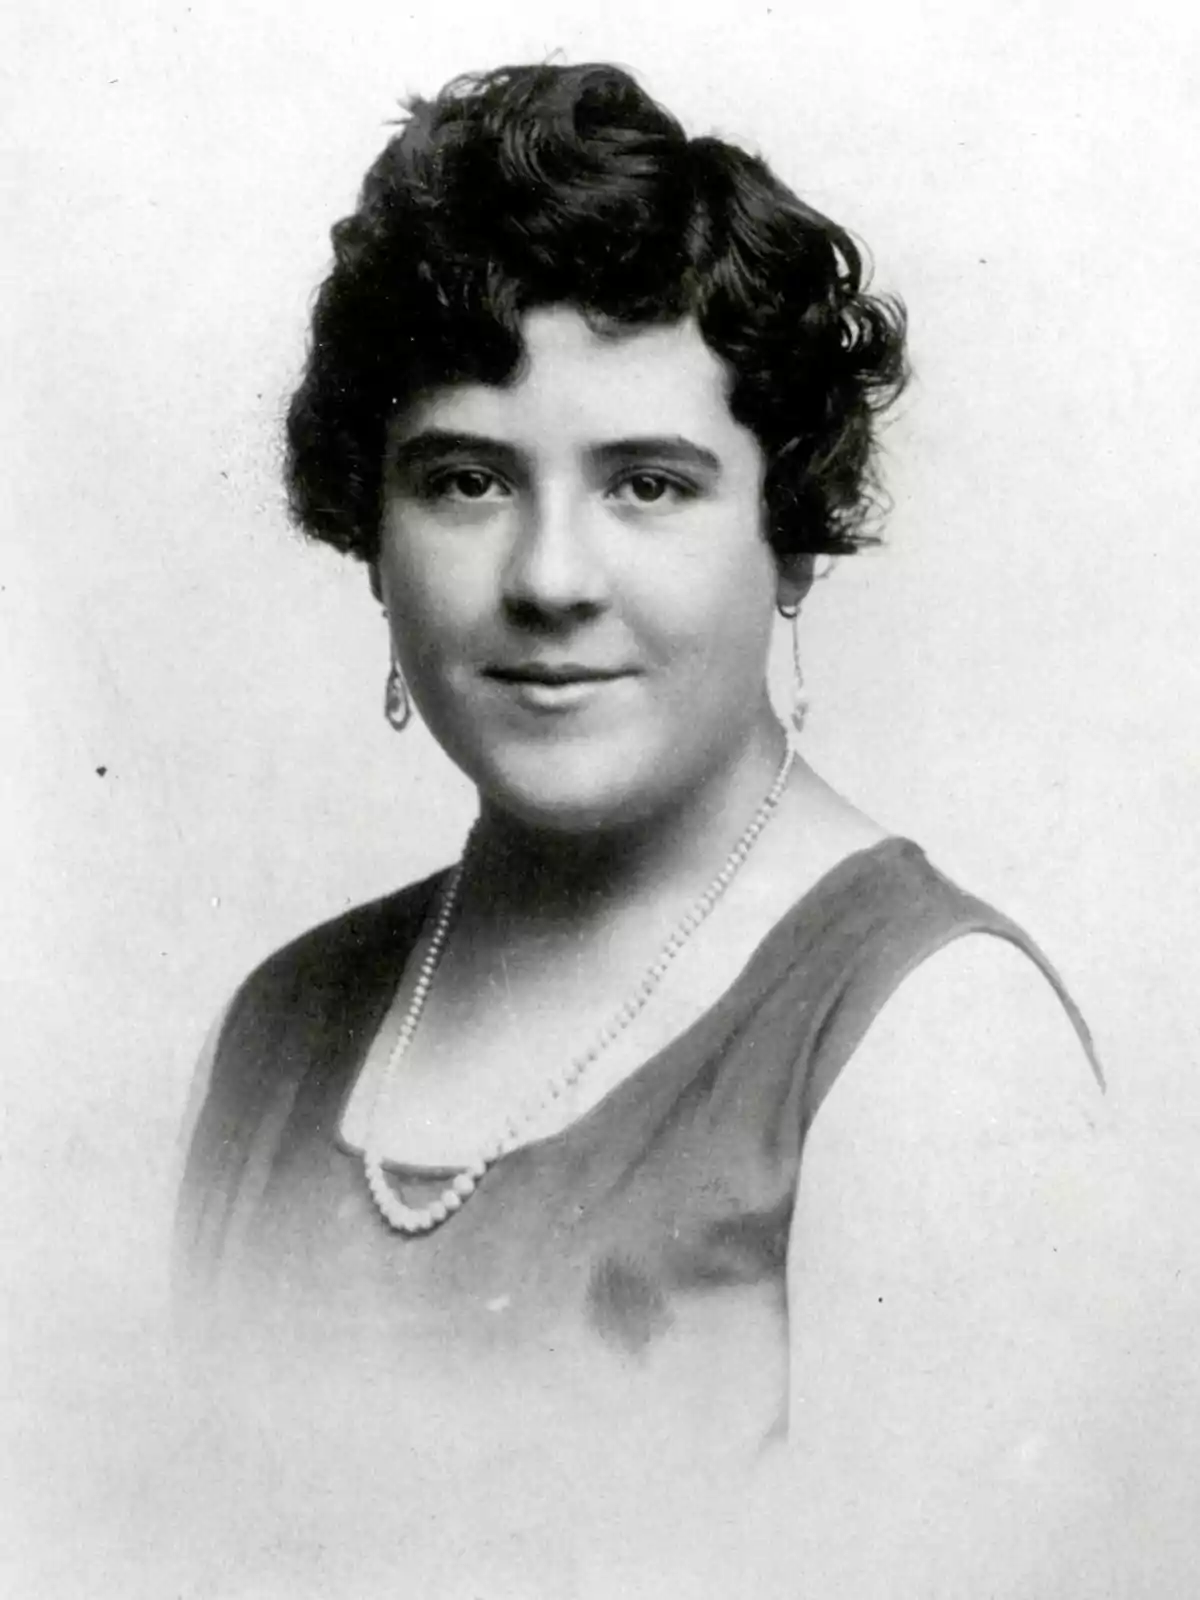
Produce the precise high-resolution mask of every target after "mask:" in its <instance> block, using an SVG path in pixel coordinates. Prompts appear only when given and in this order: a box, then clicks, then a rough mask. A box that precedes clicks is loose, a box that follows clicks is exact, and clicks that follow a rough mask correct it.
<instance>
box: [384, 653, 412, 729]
mask: <svg viewBox="0 0 1200 1600" xmlns="http://www.w3.org/2000/svg"><path fill="white" fill-rule="evenodd" d="M383 714H384V716H385V717H386V718H387V719H388V721H389V722H390V723H391V725H392V727H393V728H395V730H396V732H397V733H403V732H404V730H405V728H407V727H408V722H409V718H410V717H411V716H412V701H411V700H410V699H409V697H408V685H407V684H406V683H405V681H404V674H403V673H402V672H401V671H400V663H399V662H398V661H397V660H396V658H395V656H393V657H392V665H391V669H390V671H389V672H388V678H387V689H386V690H385V692H384V696H383Z"/></svg>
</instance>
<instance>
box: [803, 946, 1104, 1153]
mask: <svg viewBox="0 0 1200 1600" xmlns="http://www.w3.org/2000/svg"><path fill="white" fill-rule="evenodd" d="M826 1109H827V1110H828V1111H829V1113H830V1116H829V1118H828V1119H827V1121H828V1122H830V1123H837V1122H838V1121H839V1120H841V1119H842V1118H844V1117H852V1118H858V1117H860V1116H861V1117H862V1118H863V1119H865V1121H866V1123H867V1124H870V1123H873V1122H882V1123H884V1124H886V1126H888V1127H889V1128H891V1129H893V1130H895V1129H897V1128H902V1129H908V1130H910V1131H911V1130H912V1129H914V1128H918V1127H919V1129H920V1131H921V1136H922V1142H923V1143H928V1142H929V1141H930V1140H931V1139H935V1138H938V1137H939V1136H941V1137H945V1138H947V1139H949V1140H951V1141H953V1142H956V1141H957V1140H959V1139H961V1137H962V1136H963V1135H964V1134H969V1133H972V1132H973V1133H975V1134H977V1135H979V1136H982V1137H989V1136H995V1137H1002V1138H1003V1140H1004V1141H1005V1142H1006V1143H1007V1144H1010V1145H1011V1144H1013V1143H1014V1142H1017V1141H1019V1140H1020V1139H1021V1138H1022V1137H1024V1136H1036V1137H1044V1136H1047V1135H1052V1134H1064V1135H1065V1134H1070V1135H1072V1136H1079V1135H1083V1134H1086V1133H1087V1132H1088V1131H1089V1130H1093V1129H1095V1127H1096V1126H1097V1124H1098V1119H1100V1118H1101V1117H1102V1113H1103V1100H1102V1097H1101V1096H1100V1094H1099V1092H1098V1085H1097V1082H1096V1078H1095V1074H1094V1072H1093V1069H1092V1065H1091V1062H1090V1060H1089V1059H1088V1055H1087V1052H1086V1049H1085V1047H1084V1045H1083V1042H1082V1040H1081V1038H1080V1036H1079V1034H1078V1032H1077V1030H1076V1027H1075V1025H1074V1022H1073V1021H1072V1019H1071V1017H1070V1015H1069V1014H1068V1012H1067V1009H1066V1007H1065V1005H1064V1004H1063V1001H1062V998H1061V997H1060V995H1059V994H1058V992H1057V991H1056V989H1055V988H1054V986H1053V985H1052V984H1051V982H1050V980H1049V979H1048V978H1047V976H1046V974H1045V973H1044V972H1042V970H1041V969H1040V968H1039V967H1038V966H1037V965H1035V963H1034V962H1033V961H1032V960H1031V959H1030V957H1029V956H1028V955H1027V954H1026V953H1025V951H1023V950H1022V949H1020V948H1019V947H1018V946H1016V945H1014V944H1012V943H1010V942H1009V941H1008V940H1007V939H1003V938H998V937H996V936H995V935H992V934H983V933H975V934H967V935H965V936H963V937H960V938H958V939H955V940H953V941H952V942H951V943H950V944H948V945H946V946H944V947H943V948H942V949H941V950H939V951H938V952H937V953H936V954H935V955H932V956H930V957H928V958H927V959H926V960H925V961H923V962H922V963H921V964H920V965H919V966H918V967H917V968H916V969H915V971H913V972H912V973H910V974H909V976H908V977H907V978H906V979H905V980H904V982H903V983H901V984H900V986H899V988H898V989H897V990H896V992H895V994H894V995H893V996H892V997H891V999H890V1000H889V1001H888V1003H887V1004H886V1005H885V1006H884V1007H883V1008H882V1010H881V1011H880V1013H879V1015H878V1017H877V1018H876V1019H875V1021H874V1023H873V1024H872V1026H871V1028H870V1030H869V1032H868V1033H867V1035H866V1037H865V1039H864V1040H863V1042H862V1045H861V1046H860V1048H859V1050H858V1051H857V1052H856V1055H855V1057H854V1059H853V1060H852V1062H851V1063H850V1064H849V1067H848V1068H847V1070H846V1072H845V1074H844V1082H840V1083H839V1085H838V1087H837V1092H836V1093H835V1094H833V1095H831V1096H830V1100H829V1104H828V1106H827V1107H826ZM822 1115H824V1112H823V1113H822ZM817 1137H820V1136H819V1135H817Z"/></svg>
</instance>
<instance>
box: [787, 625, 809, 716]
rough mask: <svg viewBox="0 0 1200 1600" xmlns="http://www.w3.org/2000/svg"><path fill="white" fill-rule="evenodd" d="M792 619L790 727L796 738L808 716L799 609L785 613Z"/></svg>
mask: <svg viewBox="0 0 1200 1600" xmlns="http://www.w3.org/2000/svg"><path fill="white" fill-rule="evenodd" d="M784 615H785V616H787V615H790V616H791V619H792V727H793V729H794V730H795V734H796V737H797V738H799V737H800V735H801V734H802V733H803V732H804V722H805V719H806V718H807V716H808V696H807V695H806V694H805V692H804V668H803V667H802V666H801V664H800V608H799V607H798V606H797V608H796V610H795V611H792V612H790V613H788V612H785V613H784Z"/></svg>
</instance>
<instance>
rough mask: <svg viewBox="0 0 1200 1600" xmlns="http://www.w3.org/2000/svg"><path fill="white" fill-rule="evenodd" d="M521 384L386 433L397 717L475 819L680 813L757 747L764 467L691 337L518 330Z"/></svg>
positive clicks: (446, 397) (382, 571)
mask: <svg viewBox="0 0 1200 1600" xmlns="http://www.w3.org/2000/svg"><path fill="white" fill-rule="evenodd" d="M524 336H525V344H526V351H527V361H526V362H525V364H524V365H523V367H522V369H521V372H520V374H519V377H518V381H516V382H515V383H513V384H511V385H509V386H507V387H504V388H495V387H490V386H488V385H484V384H463V385H457V386H453V387H448V388H445V389H442V390H436V391H434V392H432V393H431V394H429V395H427V396H425V397H424V398H423V399H422V400H421V401H420V402H418V403H417V404H416V405H414V406H413V407H412V408H411V409H410V410H409V411H407V412H406V413H404V414H403V415H402V416H400V417H399V418H398V419H397V420H396V421H395V422H394V423H393V425H392V428H391V431H390V435H389V443H388V456H387V461H386V463H385V491H384V503H383V516H382V532H381V546H380V555H379V574H378V576H379V582H380V586H381V590H382V594H383V598H384V602H385V604H386V606H387V608H388V611H389V614H390V617H391V627H392V633H393V638H394V645H395V649H396V652H397V655H398V657H399V660H400V664H401V667H402V669H403V671H404V674H405V677H406V679H407V681H408V684H409V688H410V690H411V692H412V695H413V698H414V700H415V701H416V704H417V706H418V707H419V709H420V711H421V714H422V716H423V717H424V718H425V720H426V722H427V723H428V725H429V727H430V729H431V730H432V732H433V733H434V735H435V736H436V738H437V739H438V741H439V742H440V743H441V744H442V745H443V746H444V748H445V749H446V751H447V752H448V754H449V755H450V756H451V758H452V759H453V760H454V761H455V762H457V764H458V765H459V766H460V767H461V768H462V769H463V771H464V772H465V773H466V774H467V775H468V777H470V778H471V779H472V780H473V782H474V783H475V784H476V785H477V786H478V788H479V790H480V792H481V796H482V798H483V801H484V804H485V805H488V806H496V807H500V808H501V809H503V810H504V811H506V812H508V813H509V814H511V815H513V816H516V817H519V818H521V819H523V820H524V821H526V822H527V823H533V824H535V825H541V826H549V827H556V828H567V829H569V828H596V827H605V826H612V825H617V826H619V825H623V824H627V823H631V822H636V821H638V820H639V819H642V818H645V817H648V816H650V815H654V814H658V813H660V812H661V811H662V810H663V808H664V807H669V806H670V805H671V804H672V803H673V802H674V803H679V802H680V801H681V800H682V799H684V798H691V797H694V796H695V795H696V793H697V791H698V790H700V789H702V788H703V787H704V786H705V784H706V783H707V782H708V781H709V780H711V779H713V778H714V776H715V775H716V774H718V773H728V772H730V771H731V770H732V769H733V768H734V767H735V766H736V764H737V763H738V762H739V760H740V759H742V758H743V757H744V756H745V755H746V753H747V751H748V750H749V749H750V748H751V747H752V745H753V744H754V742H755V741H756V740H757V741H759V742H760V743H761V742H762V741H763V739H764V737H765V735H764V730H767V729H773V727H774V721H773V715H772V713H771V710H770V706H769V703H768V700H767V695H766V681H765V680H766V659H767V650H768V646H769V642H770V635H771V626H772V621H773V616H774V608H775V602H776V598H777V591H778V580H777V574H776V567H775V562H774V558H773V556H772V553H771V551H770V549H769V547H768V545H767V543H766V540H765V539H764V537H763V535H762V529H761V510H760V507H761V486H762V467H763V463H762V456H761V452H760V450H759V447H758V444H757V442H756V440H755V439H754V437H753V435H752V434H751V433H749V432H748V431H747V430H746V429H745V428H743V427H741V426H740V424H738V423H737V422H735V421H734V419H733V417H732V416H731V415H730V412H729V407H728V404H727V402H726V378H725V373H724V370H723V368H722V366H721V364H720V362H719V361H718V360H717V358H716V357H715V356H714V355H713V354H712V352H711V351H710V350H709V349H708V347H707V346H706V345H705V343H704V341H703V339H702V338H701V336H700V334H699V332H698V330H697V329H696V327H695V325H694V324H692V323H690V322H685V323H679V324H676V325H673V326H670V327H663V328H658V327H654V328H644V329H639V330H638V331H636V332H633V333H630V334H628V335H624V336H622V337H619V338H616V339H613V338H602V337H600V336H599V335H597V334H596V333H594V332H593V331H592V330H591V329H590V328H589V327H588V325H587V324H586V323H585V322H584V321H583V319H582V318H581V317H580V316H579V315H578V314H577V313H576V312H574V311H572V310H569V309H566V308H562V307H555V308H551V309H546V310H539V311H535V312H532V313H531V314H530V315H529V317H528V318H527V320H526V323H525V326H524Z"/></svg>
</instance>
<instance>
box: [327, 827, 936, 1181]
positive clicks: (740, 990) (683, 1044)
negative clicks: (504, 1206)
mask: <svg viewBox="0 0 1200 1600" xmlns="http://www.w3.org/2000/svg"><path fill="white" fill-rule="evenodd" d="M906 854H912V855H915V856H918V857H920V858H921V859H924V851H923V850H922V849H921V847H920V846H919V845H917V844H915V843H914V842H913V841H912V840H911V839H907V838H905V837H903V836H902V835H899V834H888V835H886V836H885V837H884V838H882V839H878V840H876V842H875V843H874V844H869V845H864V846H862V847H861V848H860V849H858V850H851V851H849V852H848V853H847V854H846V855H844V856H842V857H841V858H840V859H839V860H838V861H835V862H834V864H833V865H832V866H831V867H828V868H826V870H825V871H824V872H823V873H821V874H820V875H819V876H818V877H817V878H815V879H814V880H813V882H812V883H811V884H810V885H809V886H808V888H807V889H805V890H804V891H803V893H802V894H800V895H799V896H798V897H797V899H796V900H795V901H794V902H793V903H792V904H791V905H790V906H789V907H788V909H787V910H786V911H785V912H784V913H783V915H782V916H781V917H779V918H778V919H777V920H776V921H775V922H773V923H772V924H771V926H770V927H769V928H768V929H767V930H766V932H765V933H764V934H763V936H762V938H761V939H760V940H759V941H758V943H757V944H756V945H755V946H754V948H753V950H752V951H751V952H750V954H749V956H747V958H746V961H745V962H744V964H743V965H742V967H741V969H740V970H739V971H738V973H737V974H736V976H735V977H734V978H733V979H732V980H731V981H730V983H729V984H728V985H727V986H726V987H725V988H724V989H723V990H722V991H721V993H720V994H718V995H717V996H716V998H715V999H714V1000H713V1001H712V1003H711V1004H710V1005H708V1006H706V1007H705V1009H704V1010H703V1011H702V1012H701V1013H700V1014H699V1016H697V1017H695V1018H694V1019H693V1020H692V1021H691V1022H690V1023H689V1024H688V1025H687V1026H686V1027H685V1028H683V1029H681V1030H680V1032H679V1033H677V1034H676V1035H675V1036H674V1038H672V1039H668V1040H667V1042H666V1043H665V1044H664V1045H661V1046H660V1047H659V1048H658V1049H657V1050H655V1051H652V1052H651V1054H650V1055H648V1056H647V1057H646V1059H645V1060H644V1061H640V1062H639V1063H638V1064H637V1066H636V1067H634V1068H633V1069H632V1070H631V1071H630V1072H628V1073H626V1075H625V1076H624V1077H623V1078H622V1079H620V1081H619V1082H617V1083H615V1084H613V1085H612V1087H611V1088H609V1089H607V1090H606V1091H605V1092H604V1094H602V1095H601V1096H600V1098H599V1099H598V1100H596V1101H595V1102H594V1103H593V1104H592V1105H590V1106H588V1107H587V1109H586V1110H584V1111H581V1112H580V1113H579V1115H578V1116H576V1117H573V1118H572V1119H571V1121H570V1122H567V1123H565V1124H564V1125H563V1126H562V1127H561V1128H556V1129H555V1130H554V1131H553V1132H551V1133H546V1134H541V1135H539V1136H537V1137H534V1138H530V1139H527V1140H525V1141H524V1142H523V1143H521V1144H519V1145H516V1146H514V1148H513V1149H512V1150H510V1151H509V1152H508V1153H507V1155H505V1156H503V1157H501V1158H500V1160H498V1161H497V1162H495V1163H494V1164H493V1167H492V1170H493V1171H499V1170H501V1169H502V1168H503V1166H504V1165H505V1163H506V1162H510V1161H512V1160H513V1159H514V1158H517V1157H520V1156H523V1155H524V1154H525V1153H526V1152H528V1151H534V1150H545V1149H548V1148H550V1147H552V1146H554V1145H556V1144H558V1143H561V1142H565V1141H566V1140H568V1139H570V1138H571V1137H573V1136H575V1135H577V1134H578V1133H580V1132H582V1131H586V1130H587V1129H588V1128H590V1127H591V1126H592V1125H593V1124H594V1123H595V1122H596V1121H598V1120H600V1119H601V1118H602V1117H604V1116H607V1115H611V1114H612V1112H613V1110H614V1108H616V1107H617V1106H619V1105H620V1104H621V1103H623V1102H624V1101H625V1100H626V1099H629V1098H636V1097H637V1096H638V1095H639V1094H644V1093H645V1087H646V1084H647V1083H648V1082H649V1081H650V1080H652V1079H653V1080H658V1079H659V1078H660V1077H666V1076H667V1075H668V1074H669V1072H670V1068H671V1066H672V1065H673V1064H674V1062H675V1060H676V1058H678V1057H680V1056H689V1055H690V1056H693V1057H694V1059H695V1061H696V1062H701V1061H703V1059H704V1051H703V1049H702V1048H701V1047H700V1045H701V1041H702V1040H703V1039H704V1037H705V1036H706V1035H708V1034H712V1033H719V1032H720V1031H722V1029H724V1028H726V1027H727V1026H728V1025H729V1023H730V1022H732V1020H733V1019H734V1018H735V1017H737V1016H738V1015H740V1014H741V1013H742V1012H743V1011H744V1010H745V1009H747V1008H748V1007H749V1006H750V1005H752V1004H753V1003H754V1001H755V1000H757V998H758V996H759V995H760V993H761V991H762V989H763V988H764V987H767V986H769V985H770V983H771V982H772V981H773V976H774V971H775V968H776V967H777V966H778V965H779V963H780V962H781V961H782V960H784V959H785V958H786V955H787V952H788V950H789V949H790V946H791V942H792V935H793V933H794V931H795V929H796V927H797V925H798V924H800V923H802V922H805V921H807V920H808V919H809V917H810V916H811V915H812V913H813V911H814V910H815V909H816V908H817V907H818V906H820V905H821V904H823V903H824V902H825V901H826V900H828V899H830V898H831V897H833V896H834V895H835V894H836V893H838V892H839V891H840V890H842V889H843V887H844V886H845V884H846V883H847V882H851V881H853V879H854V878H856V877H857V876H858V875H859V874H860V873H863V872H865V871H867V870H868V869H869V868H871V867H874V866H875V865H876V864H877V863H880V862H883V861H885V860H889V859H891V858H892V857H900V856H903V855H906ZM450 870H451V869H450V868H445V869H443V870H442V871H440V872H437V873H434V874H433V876H432V877H430V878H427V879H426V880H425V881H424V882H423V883H422V884H420V885H418V886H417V887H418V889H419V890H423V891H424V893H423V894H422V895H421V899H420V903H419V904H418V905H417V906H416V907H414V911H413V920H412V922H411V924H410V926H411V927H412V928H413V934H412V939H411V941H410V943H409V945H408V947H407V948H406V949H405V951H404V954H403V962H402V968H401V976H400V977H399V978H398V979H397V981H396V983H395V985H394V986H393V987H392V988H391V990H390V991H389V993H388V995H387V997H386V1000H385V1003H384V1005H383V1008H382V1010H381V1011H379V1012H378V1015H377V1018H376V1020H375V1023H374V1026H373V1027H371V1028H370V1029H368V1030H367V1032H366V1035H365V1043H364V1045H363V1047H362V1048H361V1049H360V1050H358V1051H356V1052H355V1054H354V1057H353V1059H352V1060H351V1062H350V1063H349V1071H348V1074H347V1081H346V1083H345V1085H344V1087H343V1088H342V1092H341V1094H340V1095H339V1096H338V1100H337V1116H336V1121H335V1124H334V1127H335V1133H334V1142H335V1143H336V1145H337V1148H338V1149H339V1150H340V1151H341V1152H342V1153H344V1154H345V1155H347V1156H350V1157H353V1158H354V1159H355V1160H361V1158H362V1148H361V1146H359V1145H356V1144H352V1143H350V1141H349V1140H347V1139H346V1138H345V1137H344V1135H343V1133H342V1128H343V1125H344V1119H345V1116H346V1111H347V1108H348V1106H349V1104H350V1099H351V1096H352V1095H353V1093H354V1091H355V1089H356V1088H357V1086H358V1084H359V1081H360V1080H361V1078H362V1075H363V1073H364V1072H365V1071H366V1070H367V1069H368V1067H369V1066H370V1065H371V1062H372V1058H373V1056H374V1055H375V1053H376V1051H377V1050H378V1049H379V1048H380V1045H379V1035H380V1032H381V1030H382V1028H383V1026H384V1024H385V1022H386V1020H387V1018H388V1016H389V1015H390V1013H391V1010H392V1007H393V1005H394V1003H395V998H396V993H397V990H398V989H399V987H400V985H401V984H402V983H403V980H404V972H405V971H406V970H407V967H408V962H409V960H410V958H411V956H412V952H413V950H414V948H415V946H416V943H417V941H419V939H420V937H421V933H422V931H423V929H424V927H425V922H426V918H427V915H428V912H429V908H430V906H431V904H432V903H433V900H434V898H435V896H436V895H437V893H438V892H439V890H440V889H441V887H442V885H443V884H444V882H445V880H446V877H447V874H448V873H449V871H450ZM403 893H405V891H403V890H402V891H401V894H403ZM383 1167H384V1170H385V1171H387V1172H388V1173H391V1174H393V1175H394V1176H396V1177H398V1178H400V1179H401V1180H402V1181H403V1180H409V1181H412V1182H418V1183H419V1182H424V1181H425V1180H427V1179H428V1180H429V1181H440V1180H442V1179H444V1178H445V1177H447V1176H448V1175H450V1174H452V1173H454V1172H456V1171H458V1170H459V1168H458V1167H457V1166H439V1165H435V1164H433V1163H429V1162H409V1161H404V1160H402V1159H398V1158H391V1157H387V1158H385V1159H384V1161H383Z"/></svg>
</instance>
